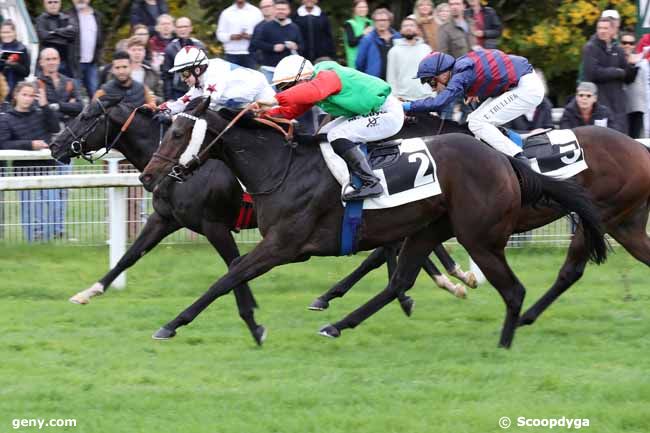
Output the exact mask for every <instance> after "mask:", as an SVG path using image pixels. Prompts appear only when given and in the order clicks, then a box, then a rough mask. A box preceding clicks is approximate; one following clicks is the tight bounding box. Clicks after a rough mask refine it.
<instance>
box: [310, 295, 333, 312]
mask: <svg viewBox="0 0 650 433" xmlns="http://www.w3.org/2000/svg"><path fill="white" fill-rule="evenodd" d="M329 306H330V303H329V302H327V301H326V300H324V299H321V298H316V300H315V301H314V302H312V303H311V305H310V306H309V307H307V308H308V309H309V310H312V311H323V310H327V308H328V307H329Z"/></svg>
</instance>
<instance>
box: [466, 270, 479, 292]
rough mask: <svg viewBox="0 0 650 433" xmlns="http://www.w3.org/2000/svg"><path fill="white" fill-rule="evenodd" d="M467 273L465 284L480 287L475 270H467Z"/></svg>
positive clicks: (474, 287) (473, 287)
mask: <svg viewBox="0 0 650 433" xmlns="http://www.w3.org/2000/svg"><path fill="white" fill-rule="evenodd" d="M465 275H466V277H467V278H466V280H465V281H464V282H465V284H466V285H467V286H468V287H470V288H472V289H476V288H477V287H478V280H477V279H476V275H474V272H472V271H467V272H466V274H465Z"/></svg>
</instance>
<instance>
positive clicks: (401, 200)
mask: <svg viewBox="0 0 650 433" xmlns="http://www.w3.org/2000/svg"><path fill="white" fill-rule="evenodd" d="M320 148H321V153H322V154H323V158H325V162H326V164H327V167H328V168H329V169H330V171H331V173H332V175H333V176H334V178H335V179H336V180H337V181H338V182H339V183H340V184H341V187H342V188H344V187H345V185H347V184H348V182H349V181H350V173H349V172H348V167H347V164H346V163H345V161H344V160H343V159H342V158H341V157H340V156H338V155H337V154H336V153H335V152H334V150H333V149H332V146H331V145H330V144H329V143H328V142H321V143H320ZM368 161H369V162H370V166H371V167H372V169H373V171H374V173H375V175H376V176H377V177H378V178H379V179H380V180H381V184H382V186H383V187H384V194H383V195H381V196H379V197H376V198H370V199H366V200H364V202H363V208H364V209H386V208H391V207H396V206H401V205H403V204H406V203H410V202H413V201H418V200H422V199H425V198H429V197H433V196H436V195H438V194H440V193H441V192H442V191H441V189H440V184H439V183H438V175H437V169H436V162H435V161H434V159H433V157H432V156H431V153H429V149H428V148H427V146H426V144H425V143H424V141H423V140H422V139H421V138H409V139H402V140H393V141H389V142H383V143H381V144H378V145H372V144H371V145H369V146H368ZM343 205H345V203H343Z"/></svg>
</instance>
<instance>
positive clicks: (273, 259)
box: [153, 235, 298, 340]
mask: <svg viewBox="0 0 650 433" xmlns="http://www.w3.org/2000/svg"><path fill="white" fill-rule="evenodd" d="M297 254H298V253H297V252H295V251H293V250H288V249H287V243H286V242H284V241H273V240H272V236H270V235H268V236H267V237H265V238H264V239H263V240H262V241H261V242H260V243H259V244H257V246H256V247H255V248H254V249H253V250H252V251H251V252H250V253H248V254H246V255H245V256H241V257H240V258H239V259H237V260H235V261H234V262H235V263H233V264H232V266H230V269H228V272H227V273H226V274H225V275H224V276H223V277H221V278H220V279H219V280H218V281H217V282H216V283H214V284H213V285H212V286H211V287H210V288H209V289H208V291H206V292H205V293H204V294H203V295H202V296H201V297H200V298H199V299H197V300H196V301H194V303H192V305H190V306H189V307H187V308H186V309H185V310H184V311H183V312H181V313H180V314H179V315H178V316H176V318H175V319H174V320H172V321H171V322H169V323H167V324H165V325H164V326H163V327H162V328H160V329H159V330H158V331H157V332H156V333H155V334H154V335H153V338H154V339H157V340H166V339H169V338H171V337H173V336H175V335H176V329H177V328H178V327H180V326H185V325H188V324H189V323H191V322H192V321H193V320H194V319H195V318H196V316H198V315H199V314H200V313H201V312H202V311H203V310H205V309H206V308H207V307H208V306H209V305H210V304H211V303H212V302H213V301H214V300H215V299H217V298H219V297H221V296H223V295H225V294H227V293H228V292H230V291H231V290H232V288H233V287H237V286H239V285H241V284H244V283H246V282H248V281H250V280H252V279H253V278H255V277H258V276H260V275H262V274H265V273H266V272H268V271H270V270H271V269H273V268H274V267H276V266H279V265H282V264H286V263H290V262H291V261H292V260H294V259H295V258H296V257H297Z"/></svg>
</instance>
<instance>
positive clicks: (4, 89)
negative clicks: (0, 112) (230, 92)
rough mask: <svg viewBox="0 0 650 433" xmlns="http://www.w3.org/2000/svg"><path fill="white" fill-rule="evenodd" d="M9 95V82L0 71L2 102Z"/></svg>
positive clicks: (0, 99) (0, 101) (0, 96)
mask: <svg viewBox="0 0 650 433" xmlns="http://www.w3.org/2000/svg"><path fill="white" fill-rule="evenodd" d="M7 95H9V84H7V79H6V78H5V76H4V75H3V74H2V73H0V104H1V103H2V101H4V100H5V99H7Z"/></svg>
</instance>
